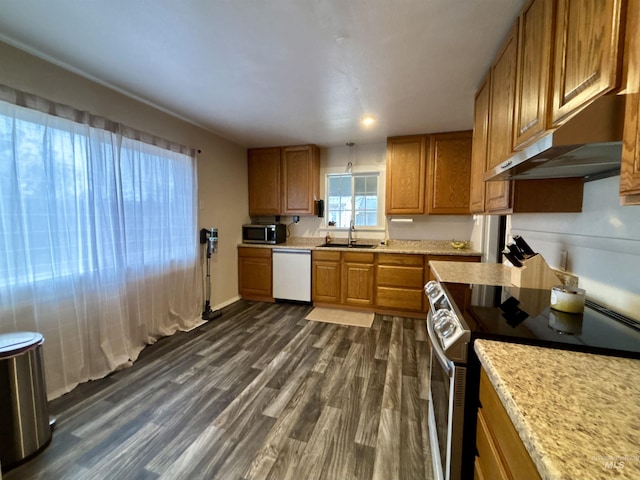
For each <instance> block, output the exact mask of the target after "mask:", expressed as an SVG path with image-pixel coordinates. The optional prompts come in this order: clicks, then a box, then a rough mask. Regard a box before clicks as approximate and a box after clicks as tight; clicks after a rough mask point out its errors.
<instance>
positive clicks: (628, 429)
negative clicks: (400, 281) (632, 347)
mask: <svg viewBox="0 0 640 480" xmlns="http://www.w3.org/2000/svg"><path fill="white" fill-rule="evenodd" d="M474 350H475V352H476V353H477V355H478V358H479V360H480V363H481V364H482V366H483V367H484V369H485V371H486V372H487V376H488V377H489V380H490V382H491V384H492V385H493V387H494V388H495V390H496V393H497V394H498V397H499V398H500V400H501V402H502V404H503V406H504V408H505V410H506V411H507V414H508V416H509V418H510V419H511V421H512V423H513V425H514V426H515V428H516V430H517V431H518V434H519V436H520V438H521V440H522V442H523V444H524V445H525V448H526V450H527V451H528V453H529V455H530V456H531V459H532V460H533V463H534V464H535V465H536V467H537V468H538V472H539V473H540V476H541V477H542V478H543V479H547V480H549V479H553V480H556V479H558V480H559V479H567V478H580V479H582V480H592V479H593V480H596V479H601V478H609V477H612V478H613V477H615V478H618V479H621V480H622V479H628V480H631V479H635V478H639V477H638V475H639V473H640V451H639V450H638V448H639V447H638V445H640V401H639V400H640V369H639V367H640V360H639V359H631V358H620V357H611V356H605V355H594V354H591V353H583V352H573V351H567V350H556V349H550V348H545V347H538V346H533V345H521V344H513V343H507V342H499V341H494V340H485V339H478V340H476V341H475V342H474ZM603 385H606V388H605V387H603ZM612 405H615V406H616V408H611V406H612ZM620 459H622V460H623V462H622V463H623V467H622V468H620V467H614V466H612V464H613V463H614V462H615V461H618V460H620ZM625 460H626V461H625Z"/></svg>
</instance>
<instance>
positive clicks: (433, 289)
mask: <svg viewBox="0 0 640 480" xmlns="http://www.w3.org/2000/svg"><path fill="white" fill-rule="evenodd" d="M424 291H425V293H426V294H427V296H428V297H429V298H430V299H432V300H434V299H436V298H438V297H439V296H440V294H441V293H442V289H441V288H440V285H439V284H438V282H436V281H435V280H431V281H430V282H429V283H427V284H426V285H425V286H424Z"/></svg>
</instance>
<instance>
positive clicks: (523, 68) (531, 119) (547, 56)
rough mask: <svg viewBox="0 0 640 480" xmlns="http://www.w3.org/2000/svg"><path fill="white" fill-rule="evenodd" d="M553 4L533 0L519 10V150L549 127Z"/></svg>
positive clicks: (516, 141)
mask: <svg viewBox="0 0 640 480" xmlns="http://www.w3.org/2000/svg"><path fill="white" fill-rule="evenodd" d="M553 8H554V2H553V1H552V0H530V1H529V3H528V4H527V5H526V6H525V7H524V9H523V10H522V13H521V14H520V19H519V22H520V25H519V42H518V64H517V68H516V78H517V81H516V100H515V119H514V128H513V145H514V148H515V149H516V150H518V149H519V148H520V147H522V146H524V145H526V144H527V143H530V142H532V141H534V140H535V139H537V138H538V137H539V136H540V135H541V134H543V133H544V132H546V130H547V128H548V121H547V106H548V105H549V92H550V83H551V77H550V71H551V51H552V31H553Z"/></svg>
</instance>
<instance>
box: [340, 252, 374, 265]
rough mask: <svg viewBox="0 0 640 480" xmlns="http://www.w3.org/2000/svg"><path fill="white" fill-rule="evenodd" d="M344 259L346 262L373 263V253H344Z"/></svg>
mask: <svg viewBox="0 0 640 480" xmlns="http://www.w3.org/2000/svg"><path fill="white" fill-rule="evenodd" d="M342 259H343V260H344V261H345V262H353V263H373V253H365V252H343V256H342Z"/></svg>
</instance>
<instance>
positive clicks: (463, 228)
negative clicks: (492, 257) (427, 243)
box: [282, 143, 473, 240]
mask: <svg viewBox="0 0 640 480" xmlns="http://www.w3.org/2000/svg"><path fill="white" fill-rule="evenodd" d="M386 155H387V147H386V144H385V143H375V144H364V145H355V146H354V147H347V146H346V145H345V146H340V147H332V148H323V149H321V150H320V198H326V194H325V187H326V185H325V176H326V175H327V174H328V173H343V172H346V167H347V162H349V161H351V162H352V163H353V172H354V173H359V172H380V177H379V182H380V184H379V188H378V189H379V191H380V193H381V195H380V198H379V203H378V205H379V208H380V212H381V215H380V222H381V224H382V225H383V227H381V228H380V229H363V228H361V229H358V230H357V231H356V238H358V236H360V237H361V238H371V239H380V240H384V239H385V238H389V239H395V240H451V239H453V238H455V239H456V240H469V239H470V238H471V232H472V229H473V220H472V217H471V216H470V215H414V216H403V217H396V216H394V217H393V218H403V219H412V220H413V222H411V223H405V222H402V223H399V222H392V221H389V220H390V218H385V217H384V203H385V172H386V168H385V166H386ZM282 221H283V222H286V223H290V222H291V217H283V219H282ZM324 222H325V219H324V218H317V217H301V218H300V223H298V224H294V225H291V226H290V232H291V235H292V236H294V237H324V236H325V235H326V234H327V233H328V232H329V233H331V236H332V237H335V238H343V237H344V238H346V236H347V232H346V230H344V231H343V230H336V229H335V228H331V227H325V223H324Z"/></svg>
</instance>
